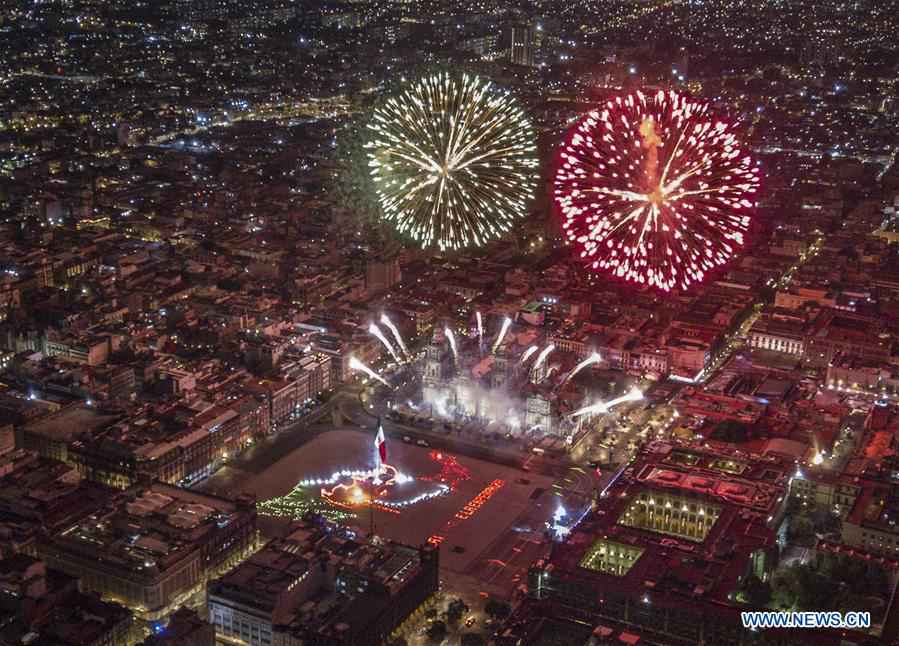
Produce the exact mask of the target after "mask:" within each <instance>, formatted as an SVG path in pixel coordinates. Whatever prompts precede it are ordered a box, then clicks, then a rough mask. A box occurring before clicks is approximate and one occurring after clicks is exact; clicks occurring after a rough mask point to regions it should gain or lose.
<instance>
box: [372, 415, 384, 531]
mask: <svg viewBox="0 0 899 646" xmlns="http://www.w3.org/2000/svg"><path fill="white" fill-rule="evenodd" d="M382 432H383V431H382V428H381V418H380V417H378V430H377V432H376V434H375V474H374V476H373V477H372V479H371V486H370V487H369V491H368V537H369V540H371V539H372V538H374V535H375V480H379V479H380V478H381V447H380V445H379V444H378V441H379V440H380V439H381V433H382Z"/></svg>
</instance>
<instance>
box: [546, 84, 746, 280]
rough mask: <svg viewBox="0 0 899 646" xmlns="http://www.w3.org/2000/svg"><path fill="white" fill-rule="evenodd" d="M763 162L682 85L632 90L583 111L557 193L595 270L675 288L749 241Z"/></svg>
mask: <svg viewBox="0 0 899 646" xmlns="http://www.w3.org/2000/svg"><path fill="white" fill-rule="evenodd" d="M758 185H759V174H758V168H757V167H756V165H755V163H754V162H753V160H752V158H751V157H750V155H749V154H748V153H747V152H746V150H745V149H744V148H743V147H742V146H741V144H740V142H739V141H738V140H737V137H736V135H735V133H734V127H733V125H732V124H730V123H727V122H726V121H724V120H723V119H720V118H718V117H716V116H715V115H714V114H713V113H712V110H711V108H710V107H709V105H708V104H706V103H703V102H701V101H696V100H694V99H691V98H688V97H685V96H682V95H680V94H677V93H676V92H673V91H669V92H663V91H659V92H658V93H656V94H652V95H647V94H644V93H642V92H639V91H638V92H634V93H632V94H628V95H626V96H618V97H616V98H615V99H613V100H611V101H608V102H607V103H606V104H605V105H604V106H603V107H602V108H601V109H597V110H594V111H592V112H590V113H589V114H587V115H585V116H584V117H582V118H581V120H580V121H579V122H578V123H577V124H576V125H575V126H574V127H573V128H572V130H571V131H570V132H569V134H568V136H567V138H566V141H565V143H564V144H563V145H562V148H561V151H560V158H559V165H558V168H557V169H556V174H555V187H554V200H555V203H556V206H557V208H558V209H559V212H560V213H561V216H562V226H563V228H564V230H565V235H566V237H567V239H568V241H569V242H571V243H573V244H575V245H576V246H577V247H578V248H579V249H580V255H581V258H582V259H583V260H584V261H585V262H587V263H588V264H589V265H590V266H591V267H592V268H593V269H597V270H600V271H603V272H607V273H609V274H612V275H614V276H616V277H618V278H621V279H623V280H627V281H630V282H633V283H638V284H645V285H649V286H651V287H654V288H657V289H661V290H663V291H666V292H667V291H670V290H672V289H686V288H687V287H689V286H690V285H691V284H694V283H697V282H701V281H702V280H703V279H704V278H705V277H706V275H707V274H708V272H709V271H710V270H712V269H714V268H716V267H720V266H722V265H724V264H726V263H727V262H728V261H729V260H730V259H731V258H732V257H733V255H734V253H735V252H736V251H737V250H738V249H739V248H740V247H742V246H743V244H744V241H745V235H746V232H747V231H748V229H749V222H750V212H751V210H752V208H753V207H754V206H755V201H754V199H753V194H754V193H755V192H756V190H757V189H758Z"/></svg>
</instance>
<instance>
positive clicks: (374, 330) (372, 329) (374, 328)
mask: <svg viewBox="0 0 899 646" xmlns="http://www.w3.org/2000/svg"><path fill="white" fill-rule="evenodd" d="M368 332H369V334H373V335H374V336H376V337H377V338H378V340H379V341H380V342H381V343H383V344H384V347H385V348H387V351H388V352H389V353H390V355H391V356H392V357H393V359H394V361H399V360H400V356H399V355H398V354H397V353H396V350H394V349H393V346H392V345H390V341H388V340H387V337H386V336H384V333H383V332H382V331H381V328H379V327H378V324H377V323H371V324H369V326H368Z"/></svg>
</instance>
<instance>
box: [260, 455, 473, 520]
mask: <svg viewBox="0 0 899 646" xmlns="http://www.w3.org/2000/svg"><path fill="white" fill-rule="evenodd" d="M429 458H430V459H431V460H432V461H433V462H434V463H436V464H437V465H438V466H439V467H440V470H439V471H438V472H437V473H436V474H430V475H421V476H411V475H408V474H405V473H403V472H401V471H399V470H398V469H397V468H396V467H395V466H393V465H390V464H384V465H381V468H380V469H377V468H374V469H372V468H368V469H341V470H339V471H335V472H334V473H332V474H330V475H328V476H322V477H317V478H305V479H303V480H301V481H300V482H298V483H297V484H296V486H295V487H294V489H293V490H292V491H291V492H290V493H288V494H287V495H286V496H281V497H279V498H273V499H272V500H267V501H265V502H262V503H260V504H259V509H260V513H263V514H268V515H273V516H286V517H293V518H299V517H301V516H302V515H303V514H305V513H306V512H308V511H314V512H316V513H321V514H322V515H325V516H328V517H335V513H334V512H335V510H336V511H337V517H339V518H348V517H349V514H347V513H345V512H353V511H356V510H359V509H366V508H368V507H374V508H375V509H379V510H381V511H386V512H391V513H400V512H401V511H402V510H403V509H404V508H406V507H410V506H412V505H417V504H419V503H423V502H426V501H428V500H431V499H433V498H437V497H439V496H445V495H447V494H449V493H451V492H452V491H454V490H455V489H456V487H457V486H458V484H459V483H460V482H462V481H464V480H468V479H469V478H470V477H471V475H470V473H469V471H468V469H467V468H466V467H464V466H462V465H461V464H459V462H458V460H456V458H455V457H453V456H451V455H447V454H445V453H443V452H441V451H431V452H430V453H429ZM316 493H317V494H318V495H317V496H316V495H315V494H316ZM340 510H343V513H341V511H340Z"/></svg>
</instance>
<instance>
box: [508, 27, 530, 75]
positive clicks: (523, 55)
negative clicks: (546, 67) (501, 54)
mask: <svg viewBox="0 0 899 646" xmlns="http://www.w3.org/2000/svg"><path fill="white" fill-rule="evenodd" d="M511 37H512V40H511V44H510V47H509V61H510V62H511V63H512V64H513V65H525V66H527V67H533V66H534V28H533V27H532V26H531V25H530V24H528V23H519V24H515V25H512V29H511Z"/></svg>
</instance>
